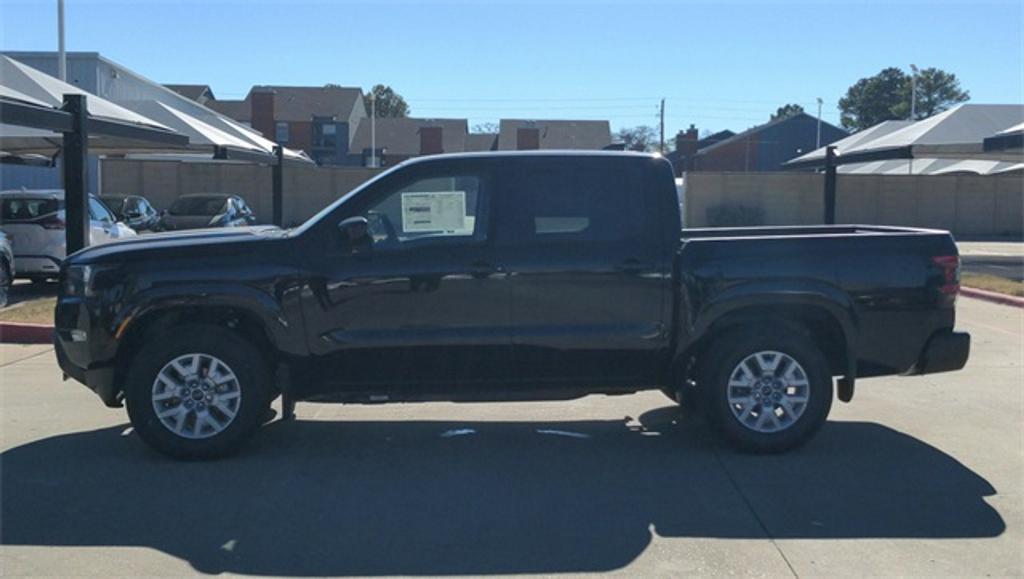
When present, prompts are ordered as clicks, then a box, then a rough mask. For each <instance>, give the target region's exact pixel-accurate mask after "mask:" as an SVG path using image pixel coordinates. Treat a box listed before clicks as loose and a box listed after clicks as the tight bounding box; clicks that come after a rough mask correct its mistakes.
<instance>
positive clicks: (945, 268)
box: [932, 255, 960, 295]
mask: <svg viewBox="0 0 1024 579" xmlns="http://www.w3.org/2000/svg"><path fill="white" fill-rule="evenodd" d="M932 263H934V264H935V265H937V266H939V267H940V268H942V281H943V284H942V285H941V286H940V287H939V291H940V292H941V293H944V294H946V295H956V294H957V293H959V292H960V257H959V256H956V255H937V256H935V257H933V258H932Z"/></svg>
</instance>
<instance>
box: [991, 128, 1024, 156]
mask: <svg viewBox="0 0 1024 579" xmlns="http://www.w3.org/2000/svg"><path fill="white" fill-rule="evenodd" d="M1022 149H1024V123H1021V124H1019V125H1014V126H1012V127H1010V128H1008V129H1005V130H1003V131H999V132H998V133H996V134H995V135H992V136H991V137H989V138H987V139H985V150H986V151H1007V150H1012V151H1016V152H1017V153H1018V154H1021V153H1022Z"/></svg>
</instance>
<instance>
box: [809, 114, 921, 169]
mask: <svg viewBox="0 0 1024 579" xmlns="http://www.w3.org/2000/svg"><path fill="white" fill-rule="evenodd" d="M911 124H913V123H912V122H911V121H882V122H881V123H878V124H877V125H875V126H873V127H868V128H866V129H864V130H862V131H857V132H856V133H854V134H852V135H850V136H849V137H846V138H843V139H839V140H838V141H836V142H834V143H830V144H829V145H827V146H825V147H820V148H818V149H815V150H813V151H811V152H810V153H807V154H806V155H801V156H799V157H797V158H796V159H793V160H792V161H790V163H804V162H813V161H819V162H821V163H822V164H824V162H825V149H827V148H828V147H835V148H836V153H837V154H840V155H841V154H842V153H843V151H848V150H850V149H852V148H854V147H858V146H860V145H863V144H864V143H869V142H871V141H873V140H875V139H878V138H880V137H883V136H885V135H888V134H889V133H892V132H894V131H898V130H900V129H902V128H904V127H906V126H909V125H911Z"/></svg>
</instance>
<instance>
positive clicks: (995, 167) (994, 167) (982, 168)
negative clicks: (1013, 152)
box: [838, 159, 1024, 175]
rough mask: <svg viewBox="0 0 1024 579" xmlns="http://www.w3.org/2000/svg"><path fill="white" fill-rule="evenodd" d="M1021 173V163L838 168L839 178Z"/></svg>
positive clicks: (919, 162)
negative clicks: (852, 176) (844, 176)
mask: <svg viewBox="0 0 1024 579" xmlns="http://www.w3.org/2000/svg"><path fill="white" fill-rule="evenodd" d="M1022 170H1024V162H1019V163H1014V162H1011V161H991V160H985V159H893V160H890V161H872V162H870V163H850V164H849V165H840V166H839V168H838V171H839V173H840V174H842V175H951V174H956V173H970V174H975V175H998V174H1000V173H1009V172H1011V171H1022Z"/></svg>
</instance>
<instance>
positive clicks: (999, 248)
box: [957, 241, 1024, 281]
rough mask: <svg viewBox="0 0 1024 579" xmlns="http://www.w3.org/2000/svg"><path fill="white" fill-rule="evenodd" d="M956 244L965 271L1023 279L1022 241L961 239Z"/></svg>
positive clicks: (1023, 243) (1023, 258)
mask: <svg viewBox="0 0 1024 579" xmlns="http://www.w3.org/2000/svg"><path fill="white" fill-rule="evenodd" d="M957 246H958V248H959V250H960V259H961V260H962V261H963V268H964V271H965V272H970V273H979V274H988V275H994V276H998V277H1002V278H1006V279H1011V280H1014V281H1024V242H1020V241H1015V242H1014V241H1003V242H986V241H961V242H959V243H957Z"/></svg>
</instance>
